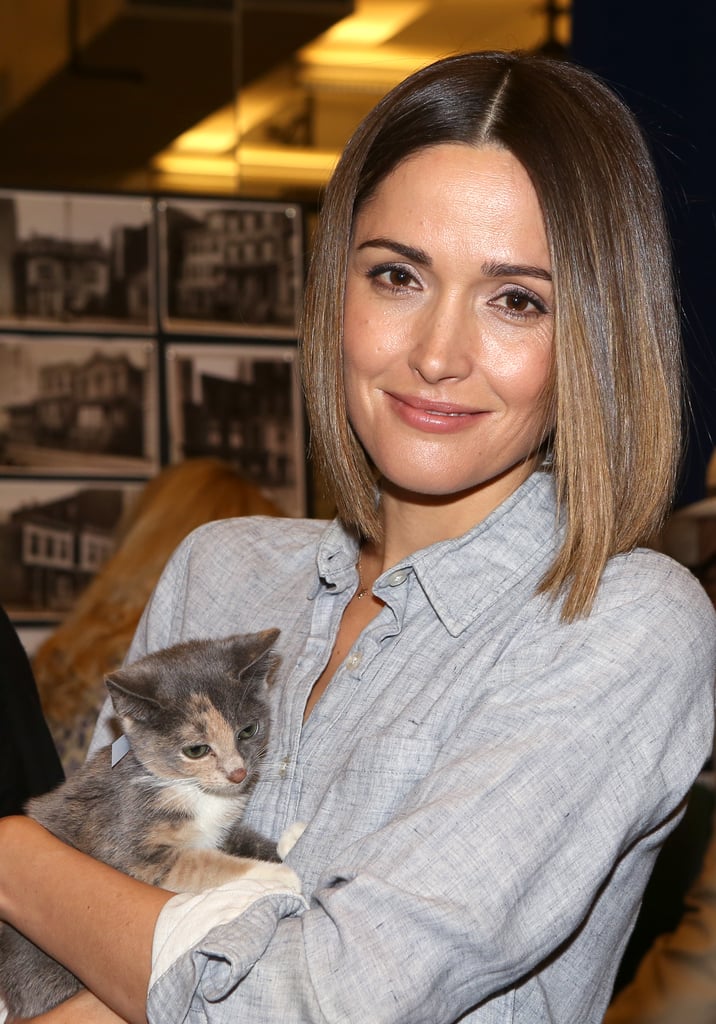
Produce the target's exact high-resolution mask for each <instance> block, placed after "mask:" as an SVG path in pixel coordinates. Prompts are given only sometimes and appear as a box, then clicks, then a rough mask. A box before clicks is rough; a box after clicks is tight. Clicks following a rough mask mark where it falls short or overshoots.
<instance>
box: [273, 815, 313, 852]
mask: <svg viewBox="0 0 716 1024" xmlns="http://www.w3.org/2000/svg"><path fill="white" fill-rule="evenodd" d="M305 831H306V822H305V821H294V823H293V825H289V826H288V828H286V829H284V830H283V832H282V833H281V838H280V839H279V841H278V846H277V847H276V852H277V853H278V855H279V857H280V858H281V860H286V857H288V855H289V853H290V852H291V850H292V849H293V848H294V846H295V845H296V843H297V842H298V840H299V839H300V838H301V836H302V835H303V833H304V832H305Z"/></svg>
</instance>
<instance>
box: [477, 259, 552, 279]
mask: <svg viewBox="0 0 716 1024" xmlns="http://www.w3.org/2000/svg"><path fill="white" fill-rule="evenodd" d="M482 272H483V274H484V275H485V277H538V278H540V280H542V281H551V280H552V274H551V272H550V271H549V270H545V268H544V267H533V266H530V265H529V264H527V265H522V264H521V263H493V262H489V263H483V264H482Z"/></svg>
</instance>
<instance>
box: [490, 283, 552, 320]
mask: <svg viewBox="0 0 716 1024" xmlns="http://www.w3.org/2000/svg"><path fill="white" fill-rule="evenodd" d="M493 302H494V304H495V305H497V306H500V307H501V308H503V309H505V310H506V311H507V312H508V313H513V314H515V315H516V316H531V315H535V314H539V313H546V312H547V307H546V305H545V304H544V302H542V300H541V299H540V298H539V297H538V296H537V295H534V294H532V293H531V292H526V291H523V290H522V289H521V288H512V289H510V290H509V291H506V292H503V293H502V295H498V296H497V298H496V299H494V300H493Z"/></svg>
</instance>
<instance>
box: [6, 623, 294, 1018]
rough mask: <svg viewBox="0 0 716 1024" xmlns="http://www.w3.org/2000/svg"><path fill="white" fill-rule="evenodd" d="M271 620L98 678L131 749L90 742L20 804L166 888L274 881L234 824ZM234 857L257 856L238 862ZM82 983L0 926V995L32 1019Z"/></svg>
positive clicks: (253, 752)
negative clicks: (53, 784)
mask: <svg viewBox="0 0 716 1024" xmlns="http://www.w3.org/2000/svg"><path fill="white" fill-rule="evenodd" d="M278 635H279V631H278V630H277V629H269V630H265V631H264V632H261V633H251V634H243V635H236V636H232V637H227V638H225V639H219V640H196V641H189V642H188V643H183V644H178V645H176V646H175V647H169V648H167V649H165V650H162V651H157V652H156V653H154V654H149V655H147V656H146V657H144V658H141V659H140V660H138V661H136V662H135V663H134V664H132V665H129V666H128V667H127V668H123V669H120V670H119V671H117V672H114V673H112V674H111V675H110V676H108V677H107V687H108V689H109V692H110V696H111V699H112V702H113V704H114V709H115V711H116V713H117V715H118V717H119V720H120V722H121V724H122V727H123V729H124V734H125V736H126V737H127V740H128V742H129V750H128V751H127V753H125V754H124V756H122V757H121V760H119V761H118V762H117V763H116V764H115V765H114V767H112V746H111V745H108V746H106V747H103V748H102V749H100V750H98V751H97V752H96V753H95V754H94V755H93V756H92V757H91V758H89V759H88V761H87V762H86V763H85V764H84V765H83V766H82V767H81V768H79V769H78V770H77V771H76V772H74V773H73V774H72V775H71V776H70V777H69V778H68V779H67V781H66V782H64V783H63V784H62V785H61V786H59V787H58V788H57V789H56V790H54V791H53V792H51V793H48V794H46V795H44V796H41V797H35V798H34V799H32V800H30V801H29V802H28V804H27V808H26V810H27V813H28V814H29V815H30V817H32V818H35V819H36V820H37V821H39V822H40V823H41V824H42V825H44V826H45V827H46V828H47V829H49V831H50V832H53V833H54V834H55V835H56V836H58V837H59V838H60V839H62V840H64V842H66V843H69V844H70V845H71V846H74V847H76V848H77V849H79V850H83V851H84V852H85V853H89V854H90V855H91V856H93V857H95V858H97V859H98V860H102V861H105V862H106V863H107V864H111V865H112V866H113V867H115V868H118V869H119V870H120V871H123V872H125V873H126V874H128V875H133V876H134V877H135V878H139V879H141V880H142V881H144V882H149V883H151V884H152V885H160V886H162V887H163V888H165V889H170V890H172V891H174V892H180V891H187V890H201V889H206V888H210V887H212V886H216V885H221V884H222V883H224V882H227V881H229V880H230V879H232V878H236V877H237V876H238V875H241V874H242V873H249V872H250V873H251V874H252V875H253V876H254V877H260V878H266V879H273V878H280V877H281V875H282V873H284V872H288V871H289V869H288V868H286V867H284V866H277V865H276V864H275V863H265V864H261V865H257V863H256V860H261V861H269V862H276V861H278V860H279V857H278V856H277V853H276V846H275V844H273V843H271V842H270V841H269V840H268V839H265V838H264V837H263V836H260V835H258V834H257V833H255V832H253V831H251V830H250V829H248V828H246V827H244V826H243V825H242V824H241V820H240V819H241V815H242V813H243V810H244V807H245V805H246V801H247V798H248V795H249V793H250V791H251V790H252V788H253V787H254V786H255V785H256V782H257V780H258V778H259V772H260V767H261V761H262V758H263V756H264V754H265V751H266V747H267V741H268V729H269V708H268V700H267V696H268V680H269V674H270V671H271V668H272V667H273V664H274V656H273V654H272V648H273V645H274V643H275V641H276V639H277V637H278ZM239 858H255V859H247V860H241V859H239ZM80 987H81V986H80V983H79V982H78V981H77V979H76V978H75V977H74V975H72V974H70V973H69V972H68V971H67V970H65V968H64V967H62V966H61V965H60V964H58V963H57V961H55V960H53V959H51V958H50V957H48V956H47V955H46V954H45V953H43V952H42V951H41V950H40V949H38V948H37V946H35V945H33V944H32V943H31V942H29V941H28V940H27V939H25V938H24V937H23V936H22V935H20V934H19V933H18V932H16V931H15V930H14V929H13V928H11V927H10V926H9V925H3V926H2V928H0V997H2V999H3V1001H4V1002H5V1004H6V1006H7V1008H8V1010H9V1012H10V1016H11V1017H15V1016H17V1017H33V1016H35V1015H37V1014H40V1013H43V1012H45V1011H47V1010H49V1009H51V1008H52V1007H54V1006H56V1005H57V1004H58V1003H60V1002H63V1001H64V1000H65V999H67V998H69V996H71V995H73V994H74V993H75V992H76V991H78V990H79V988H80Z"/></svg>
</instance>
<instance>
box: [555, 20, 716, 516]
mask: <svg viewBox="0 0 716 1024" xmlns="http://www.w3.org/2000/svg"><path fill="white" fill-rule="evenodd" d="M572 24H573V42H572V50H571V56H572V59H573V60H575V61H577V63H579V64H582V65H583V66H584V67H587V68H590V69H592V70H593V71H596V72H597V73H598V74H600V75H601V76H602V77H603V78H605V79H606V80H607V81H608V82H609V84H610V85H612V86H613V87H614V88H615V89H616V91H617V92H618V93H619V94H620V95H621V96H622V98H623V99H625V100H626V102H627V103H628V104H629V105H630V106H631V108H632V109H633V110H634V111H635V112H636V114H637V116H638V117H639V119H640V121H641V124H642V126H643V128H644V130H645V131H646V133H647V135H648V137H649V139H650V141H651V143H652V149H653V152H654V157H655V160H656V163H657V166H658V168H659V172H660V174H661V178H662V183H663V186H664V190H665V195H666V204H667V210H668V214H669V218H670V221H671V228H672V233H673V238H674V247H675V255H676V266H677V275H678V281H679V286H680V289H681V296H682V305H683V307H684V338H685V347H686V359H687V367H688V374H689V380H690V388H691V403H692V410H693V412H692V423H691V428H690V433H689V445H688V452H687V459H686V465H685V469H684V474H683V480H682V484H681V488H680V495H679V503H680V504H684V503H686V502H689V501H695V500H698V499H699V498H701V497H703V495H704V477H705V470H706V463H707V462H708V459H709V456H710V454H711V451H712V449H713V446H714V443H716V441H715V439H716V201H715V200H716V3H714V2H713V0H679V2H678V3H677V2H672V0H668V2H667V0H573V10H572ZM624 301H625V302H628V301H629V296H628V295H625V296H624Z"/></svg>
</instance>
